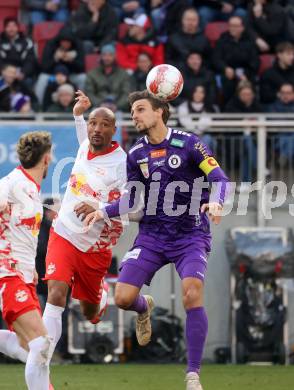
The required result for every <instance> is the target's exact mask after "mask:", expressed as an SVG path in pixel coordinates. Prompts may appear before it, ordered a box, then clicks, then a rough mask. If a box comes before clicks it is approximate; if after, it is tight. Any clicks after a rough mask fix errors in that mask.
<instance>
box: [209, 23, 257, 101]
mask: <svg viewBox="0 0 294 390" xmlns="http://www.w3.org/2000/svg"><path fill="white" fill-rule="evenodd" d="M228 27H229V31H227V32H224V33H223V34H222V35H221V37H220V39H219V40H218V41H217V44H216V48H215V50H214V57H213V60H214V66H215V69H216V70H217V72H218V73H220V74H221V83H222V88H223V95H224V101H225V103H226V102H227V101H228V100H229V99H230V97H231V96H233V94H234V92H235V90H236V86H237V84H238V82H239V81H240V80H250V81H251V82H253V83H254V82H255V77H256V74H257V71H258V68H259V55H258V50H257V47H256V45H255V43H254V41H253V40H252V39H251V37H250V36H249V34H248V33H247V32H246V30H245V26H244V22H243V21H242V19H241V18H240V17H239V16H232V17H231V18H230V19H229V24H228Z"/></svg>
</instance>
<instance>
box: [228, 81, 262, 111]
mask: <svg viewBox="0 0 294 390" xmlns="http://www.w3.org/2000/svg"><path fill="white" fill-rule="evenodd" d="M224 111H225V112H231V113H241V112H242V113H244V114H245V113H248V114H251V113H256V112H262V111H263V110H262V107H261V104H260V103H259V102H258V100H257V98H256V96H255V92H254V89H253V86H252V84H251V83H250V82H248V81H241V82H240V83H239V84H238V86H237V90H236V94H235V95H234V96H233V97H232V98H231V100H230V101H229V102H228V104H227V105H226V106H225V110H224Z"/></svg>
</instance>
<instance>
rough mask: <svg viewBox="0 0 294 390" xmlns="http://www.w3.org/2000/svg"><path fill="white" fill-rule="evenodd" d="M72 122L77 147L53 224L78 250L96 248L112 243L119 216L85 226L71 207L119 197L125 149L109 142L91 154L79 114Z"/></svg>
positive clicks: (118, 230) (119, 229)
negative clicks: (98, 151) (90, 226)
mask: <svg viewBox="0 0 294 390" xmlns="http://www.w3.org/2000/svg"><path fill="white" fill-rule="evenodd" d="M75 122H76V129H77V136H78V140H79V143H80V148H79V150H78V154H77V157H76V160H75V164H74V166H73V169H72V172H71V175H70V178H69V181H68V184H67V188H66V192H65V195H64V198H63V201H62V204H61V208H60V210H59V213H58V217H57V218H56V219H55V220H54V222H53V228H54V231H55V232H56V233H57V234H58V235H60V236H62V237H63V238H65V239H66V240H67V241H69V242H71V243H72V244H73V245H74V246H75V247H76V248H78V249H79V250H80V251H82V252H98V251H100V250H105V249H111V247H112V246H113V245H115V244H116V242H117V240H118V239H119V237H120V235H121V233H122V231H123V226H122V223H121V221H120V219H119V218H117V219H111V220H110V224H107V223H105V222H104V221H100V222H98V223H95V224H94V225H93V226H92V228H91V229H90V230H87V228H86V227H85V226H84V223H83V222H82V221H81V220H80V219H79V218H78V217H77V216H76V213H75V212H74V207H75V206H76V205H77V204H79V203H81V202H85V203H88V204H90V205H92V206H93V207H94V208H95V209H96V210H98V209H99V208H101V207H104V206H105V205H107V204H109V203H111V202H112V201H114V200H116V199H118V198H119V197H120V195H121V192H122V189H123V186H124V185H125V183H126V153H125V152H124V151H123V149H122V148H121V147H120V146H119V144H118V143H117V142H112V146H111V147H110V148H109V150H107V151H105V152H104V153H97V154H92V153H91V152H90V150H89V140H88V135H87V125H86V122H85V121H84V118H83V116H79V117H75Z"/></svg>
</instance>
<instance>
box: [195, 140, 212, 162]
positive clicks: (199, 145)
mask: <svg viewBox="0 0 294 390" xmlns="http://www.w3.org/2000/svg"><path fill="white" fill-rule="evenodd" d="M195 149H196V150H198V151H199V152H200V153H201V154H202V156H203V157H204V158H208V157H209V155H208V153H207V150H206V147H205V146H204V145H203V144H202V143H201V142H197V143H196V144H195Z"/></svg>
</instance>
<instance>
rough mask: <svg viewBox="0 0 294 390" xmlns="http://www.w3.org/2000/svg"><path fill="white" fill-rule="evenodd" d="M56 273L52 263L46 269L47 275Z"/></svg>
mask: <svg viewBox="0 0 294 390" xmlns="http://www.w3.org/2000/svg"><path fill="white" fill-rule="evenodd" d="M55 271H56V265H55V264H54V263H49V264H48V267H47V274H48V275H52V274H54V272H55Z"/></svg>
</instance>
